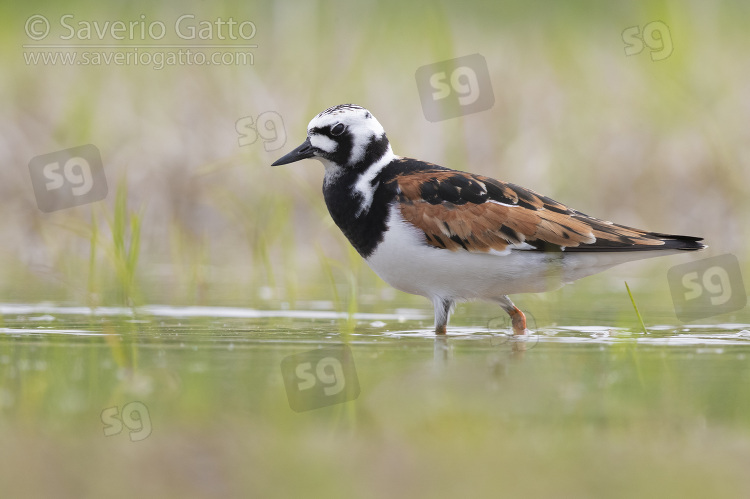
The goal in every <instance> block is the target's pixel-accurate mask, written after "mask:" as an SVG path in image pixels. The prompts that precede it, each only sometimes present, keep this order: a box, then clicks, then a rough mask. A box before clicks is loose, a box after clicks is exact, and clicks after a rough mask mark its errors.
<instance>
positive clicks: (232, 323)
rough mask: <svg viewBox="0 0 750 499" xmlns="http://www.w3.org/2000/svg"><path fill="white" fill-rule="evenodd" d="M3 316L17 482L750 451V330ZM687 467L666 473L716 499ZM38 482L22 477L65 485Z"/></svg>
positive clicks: (11, 471)
mask: <svg viewBox="0 0 750 499" xmlns="http://www.w3.org/2000/svg"><path fill="white" fill-rule="evenodd" d="M0 313H2V316H3V322H2V323H0V415H1V416H2V417H1V418H0V436H2V439H3V441H4V442H5V443H6V444H5V448H6V455H13V456H16V457H14V458H13V459H12V460H10V461H7V462H6V463H5V466H6V467H5V471H3V472H2V473H0V475H2V477H3V480H4V481H6V482H8V481H9V482H8V483H10V482H12V483H17V482H18V481H17V480H16V477H18V476H20V475H19V473H20V471H21V470H23V469H27V468H28V467H29V466H32V464H31V463H34V465H35V466H44V467H46V468H47V469H50V470H60V477H59V478H58V479H59V481H60V482H61V483H69V482H68V479H67V478H66V476H69V475H70V476H87V477H89V478H90V481H91V483H89V484H88V486H90V487H91V489H90V490H93V491H94V492H93V493H94V496H96V494H99V496H101V495H102V494H104V495H106V494H107V493H108V492H109V491H110V490H111V489H112V487H113V485H112V484H120V487H122V490H141V489H138V487H135V488H134V485H133V483H132V482H130V481H129V480H130V478H129V477H131V476H132V474H131V472H130V471H128V472H124V470H136V471H135V473H136V474H139V476H140V477H141V478H140V479H139V480H142V482H138V484H141V485H143V487H144V488H148V486H153V485H154V484H159V483H163V481H164V480H165V478H164V476H163V475H161V474H159V475H153V474H151V475H150V474H149V473H150V471H151V470H154V469H160V470H161V469H163V468H164V466H165V463H179V464H171V465H170V466H177V467H178V468H179V470H180V471H179V473H178V474H179V476H180V484H179V485H175V483H172V484H171V485H170V487H171V488H172V490H178V491H179V490H182V491H183V493H185V494H188V495H189V494H190V492H191V491H193V490H194V489H196V490H197V489H200V490H206V491H216V490H226V487H228V486H229V485H227V484H229V483H233V484H235V485H236V487H237V488H236V489H231V487H230V492H229V493H228V495H227V496H230V495H231V491H240V490H256V491H257V490H265V489H264V488H263V487H264V486H265V487H268V486H270V485H269V484H270V483H271V482H273V483H274V484H275V485H274V487H279V485H277V484H278V483H283V484H284V485H283V486H282V487H283V491H284V493H283V494H281V495H283V496H287V497H289V496H294V495H301V494H303V493H305V491H306V490H308V488H309V487H310V486H312V484H318V485H317V486H320V484H321V483H325V487H326V490H328V491H331V492H332V493H334V492H335V491H337V490H338V491H339V492H341V490H340V489H339V488H338V487H343V488H344V490H354V489H356V487H359V486H361V484H362V483H367V481H368V480H369V476H370V474H371V473H372V472H373V468H372V466H373V462H374V463H376V466H381V467H382V466H386V467H390V466H406V467H408V468H409V469H410V472H409V473H412V474H414V475H415V477H421V478H419V479H420V480H422V479H424V478H425V477H428V476H431V475H433V474H434V472H435V469H442V470H443V471H442V472H441V473H450V472H452V471H451V470H455V469H456V468H455V466H456V465H457V461H463V462H465V463H475V464H473V465H471V466H469V464H466V465H465V466H464V465H462V467H461V468H460V469H461V470H462V472H463V473H465V474H466V473H468V474H471V473H479V476H475V478H474V480H475V481H477V483H479V484H481V485H478V486H479V487H480V488H486V489H487V488H491V487H492V486H493V485H490V484H491V483H495V482H494V481H496V479H497V477H498V476H499V475H498V473H499V474H501V475H502V476H503V477H504V478H503V480H507V481H510V482H512V483H517V482H518V480H521V482H522V483H524V484H529V483H534V480H535V477H536V471H534V470H535V469H537V467H543V468H544V469H545V470H546V471H545V473H547V474H549V473H550V472H551V470H560V469H561V468H560V466H562V469H565V468H566V466H567V465H565V464H561V463H570V466H573V463H577V464H575V465H576V466H582V465H583V464H584V463H586V462H592V460H594V461H595V460H598V459H603V460H604V461H605V462H609V463H610V465H614V466H625V467H628V466H629V467H630V472H629V473H630V474H631V475H633V476H634V477H636V478H637V477H638V475H639V474H642V475H643V476H642V477H641V479H642V480H646V481H648V480H647V478H648V477H650V476H651V474H652V470H653V469H655V467H658V466H663V464H664V463H665V462H670V463H677V464H676V465H679V467H680V469H693V468H691V467H692V466H693V463H694V462H698V461H699V460H701V459H702V458H703V455H704V454H711V453H714V454H715V453H716V452H718V450H719V449H722V450H723V448H724V446H725V445H726V441H731V442H733V443H732V445H734V446H735V447H736V449H737V452H738V453H739V454H738V455H736V456H733V457H731V459H729V458H727V459H726V460H722V459H718V458H717V459H716V460H715V461H714V462H713V463H714V464H712V465H711V466H710V467H709V468H708V469H706V468H705V467H704V468H702V469H701V470H700V471H701V472H702V473H704V474H705V473H709V475H710V476H713V477H719V476H724V475H725V474H726V473H728V471H727V470H728V469H732V466H734V464H735V463H740V462H744V461H745V459H744V458H745V457H750V441H747V435H750V363H749V362H748V358H749V357H748V356H750V324H715V325H689V326H679V325H656V326H650V327H649V328H648V329H649V332H648V333H643V332H639V331H637V330H629V329H626V328H621V327H611V326H596V325H586V326H580V327H571V326H542V327H539V328H536V329H535V330H534V331H533V334H531V335H529V336H528V337H524V338H521V339H518V338H513V337H512V336H511V335H510V334H509V333H510V332H509V331H508V330H507V324H506V323H505V322H503V321H502V320H498V321H494V322H493V321H491V322H490V325H489V326H479V327H466V326H460V325H459V326H454V327H452V328H450V334H448V335H447V336H446V337H442V338H441V337H436V336H435V335H434V334H433V332H432V330H431V327H430V326H431V317H430V315H431V314H430V312H429V311H424V310H413V309H404V310H398V311H396V312H394V313H385V314H357V315H355V316H354V318H353V324H352V323H349V324H348V326H349V327H347V322H346V319H347V318H346V316H345V315H344V314H339V313H336V312H332V311H327V310H281V311H279V310H273V311H266V310H254V309H243V308H227V307H221V308H219V307H170V306H161V305H158V306H157V305H154V306H147V307H141V308H139V309H137V310H136V311H135V312H134V311H133V310H131V309H126V308H100V309H96V310H95V311H94V312H93V313H92V312H91V311H89V310H88V309H86V308H82V307H64V306H56V305H52V304H4V305H0ZM462 320H463V322H464V323H466V322H469V323H470V322H472V318H471V317H466V316H464V317H462ZM476 323H477V324H484V322H483V321H482V319H481V318H478V317H477V318H476ZM347 330H349V331H350V332H349V333H345V332H344V331H347ZM571 453H573V454H575V453H578V456H579V457H578V458H577V460H575V459H574V460H570V455H571ZM18 456H29V457H28V460H27V461H24V460H23V459H22V458H18ZM71 456H74V457H75V459H71ZM447 456H450V459H449V460H447V461H446V460H444V457H447ZM18 459H21V460H18ZM454 459H455V460H454ZM399 460H400V461H399ZM404 460H406V461H408V463H409V464H406V463H405V462H403V461H404ZM480 461H481V462H486V463H490V462H492V463H495V465H493V466H492V469H485V468H483V467H482V466H483V465H481V464H478V463H479V462H480ZM545 461H546V462H547V465H544V464H542V463H543V462H545ZM399 462H401V464H389V463H399ZM24 463H25V464H24ZM61 463H69V464H66V465H65V466H63V465H62V464H61ZM377 463H380V464H377ZM498 463H499V464H498ZM591 466H595V465H594V464H591ZM342 469H345V470H346V473H344V474H342V473H341V470H342ZM480 469H484V470H485V471H483V472H481V473H480V472H479V471H478V470H480ZM219 470H220V471H219ZM227 470H236V471H227ZM279 470H281V471H279ZM311 470H313V471H311ZM503 470H506V471H503ZM524 470H527V471H524ZM570 471H572V470H570ZM282 472H283V473H282ZM693 472H695V469H693ZM279 473H282V475H279ZM310 473H312V475H311V474H310ZM316 473H317V475H316ZM389 473H390V472H389ZM393 473H396V474H399V473H400V471H398V472H397V471H393ZM560 473H562V471H560ZM741 473H744V471H742V472H740V471H738V472H737V475H736V476H737V477H739V476H744V474H741ZM53 474H54V473H53ZM386 474H388V473H386ZM286 476H290V477H295V479H294V480H291V481H287V480H285V478H284V477H286ZM388 476H390V474H388ZM694 476H695V479H694V480H692V481H691V480H687V481H683V480H674V481H671V482H670V481H668V482H669V483H670V487H676V488H677V489H680V490H681V491H682V493H683V496H685V497H687V496H691V494H694V495H693V496H694V497H702V496H705V494H706V493H708V492H707V490H708V489H707V488H706V487H708V485H705V486H704V481H703V479H702V478H701V476H703V475H701V474H700V473H698V472H695V475H694ZM247 477H252V480H251V482H247V481H246V480H248V478H247ZM272 477H275V479H274V478H272ZM319 477H325V479H324V480H323V481H322V482H321V481H320V480H319V479H318V478H319ZM510 482H509V483H510ZM18 483H20V482H18ZM29 483H33V482H28V481H25V482H23V485H19V487H20V488H19V489H17V490H23V491H24V492H27V491H29V490H31V491H33V492H34V493H40V494H42V495H44V494H53V495H54V494H55V493H57V491H56V490H55V489H54V487H53V486H52V485H47V482H45V483H38V484H37V483H33V485H31V486H30V485H29ZM52 483H53V482H49V484H52ZM633 483H637V480H636V481H634V482H633ZM706 483H710V482H706ZM728 483H730V484H732V486H734V484H735V482H728ZM92 484H93V485H92ZM237 484H239V485H237ZM258 484H261V485H262V486H261V485H258ZM29 487H31V488H29ZM222 487H224V488H222ZM375 487H376V488H377V490H379V493H382V494H380V495H383V494H385V493H386V492H388V490H390V489H389V487H388V486H384V485H379V486H375ZM550 487H552V486H551V485H550ZM702 487H703V488H702ZM554 489H555V488H554V487H552V488H549V489H545V490H547V492H550V493H552V492H553V491H554ZM677 489H675V490H677ZM274 490H276V491H278V490H282V489H274ZM711 490H714V489H711ZM434 492H435V495H436V496H441V495H445V494H443V493H442V492H441V491H440V490H435V491H434ZM238 493H239V492H238ZM76 494H77V493H76V492H71V493H68V494H63V495H68V496H71V497H72V496H76ZM340 495H341V496H346V494H345V493H342V494H340ZM449 495H452V494H449ZM548 495H549V494H548Z"/></svg>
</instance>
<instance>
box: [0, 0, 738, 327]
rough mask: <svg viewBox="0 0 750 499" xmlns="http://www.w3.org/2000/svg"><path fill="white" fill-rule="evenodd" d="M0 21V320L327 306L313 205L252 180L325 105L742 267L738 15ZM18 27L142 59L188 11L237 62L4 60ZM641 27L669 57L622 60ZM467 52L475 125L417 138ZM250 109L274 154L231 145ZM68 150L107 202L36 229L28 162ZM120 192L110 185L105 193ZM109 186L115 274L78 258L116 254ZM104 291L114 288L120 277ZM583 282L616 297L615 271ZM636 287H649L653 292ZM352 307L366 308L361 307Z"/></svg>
mask: <svg viewBox="0 0 750 499" xmlns="http://www.w3.org/2000/svg"><path fill="white" fill-rule="evenodd" d="M0 9H2V14H3V16H2V19H3V23H4V26H5V29H4V30H3V34H2V35H0V36H2V37H3V38H4V39H5V40H4V42H5V43H3V47H4V48H3V49H2V60H3V67H4V68H5V71H3V74H2V76H0V78H2V80H3V88H5V89H6V95H7V98H6V99H5V100H4V102H3V104H2V106H3V113H2V118H0V131H1V132H2V133H0V158H2V164H3V165H5V166H4V168H3V170H2V175H3V181H2V182H0V194H2V197H3V206H4V209H5V210H6V213H8V214H9V215H10V216H7V217H3V219H2V220H0V234H2V236H3V245H2V246H1V247H0V283H1V284H0V299H2V300H4V301H22V302H24V301H26V302H35V301H39V300H50V301H56V302H61V301H62V302H76V303H99V304H108V303H110V304H115V303H120V302H122V299H123V293H125V295H127V296H128V299H129V300H132V298H133V297H132V296H130V294H131V291H133V290H135V289H138V292H139V294H138V301H140V302H141V303H153V302H162V303H172V304H232V305H243V306H258V307H277V306H279V305H280V304H282V303H286V304H288V305H289V306H291V307H295V306H298V305H300V304H299V303H298V301H299V300H301V299H302V300H332V293H331V289H330V287H329V286H328V285H327V284H324V283H327V282H328V281H329V278H328V277H327V275H328V274H330V273H331V271H329V270H326V269H325V266H321V265H320V262H321V260H320V255H319V254H318V250H316V249H315V248H321V249H320V251H321V252H322V255H323V256H325V257H326V258H331V259H334V260H338V261H341V262H349V261H350V260H349V259H348V257H347V254H348V251H349V250H348V244H347V243H346V241H345V239H344V238H343V236H341V234H339V233H338V230H337V229H336V228H335V226H333V224H332V222H331V220H330V218H329V217H328V215H327V213H326V210H325V206H324V204H323V200H322V197H321V196H320V194H319V192H320V184H321V178H322V168H320V166H319V165H318V164H317V163H313V162H308V163H302V164H295V165H291V166H285V167H283V168H270V166H269V165H270V163H271V162H272V161H273V160H274V159H276V158H277V157H278V156H280V155H281V154H283V153H284V152H286V151H288V150H289V149H290V148H291V147H294V146H295V145H297V143H299V142H300V141H301V140H302V139H303V138H304V135H305V126H306V123H307V121H308V120H309V119H310V118H311V117H312V116H313V115H314V114H315V113H317V112H318V111H320V110H321V109H324V108H325V107H327V106H330V105H332V104H336V103H341V102H356V103H359V104H362V105H364V106H366V107H368V108H369V109H371V110H372V111H373V112H374V113H375V115H376V116H377V117H378V118H379V120H380V121H381V122H382V123H383V125H384V126H385V127H386V130H387V131H388V134H389V137H390V138H391V141H392V142H393V146H394V149H395V151H396V152H397V153H399V154H402V155H408V156H414V157H419V158H423V159H426V160H430V161H434V162H437V163H440V164H444V165H446V166H451V167H454V168H458V169H465V170H471V171H474V172H478V173H482V174H487V175H491V176H495V177H497V178H501V179H504V180H509V181H513V182H515V183H519V184H521V185H525V186H528V187H531V188H533V189H535V190H538V191H540V192H542V193H545V194H547V195H550V196H552V197H554V198H556V199H559V200H561V201H563V202H566V203H568V204H570V205H572V206H573V207H575V208H577V209H580V210H582V211H584V212H587V213H590V214H593V215H596V216H599V217H601V218H606V219H611V220H615V221H618V222H621V223H625V224H628V225H632V226H637V227H643V228H647V229H652V230H658V231H667V232H675V233H685V234H694V235H702V236H705V237H706V238H707V240H708V243H709V245H710V250H709V253H706V255H708V254H721V253H726V252H732V253H734V254H736V255H737V256H738V257H739V258H740V260H741V261H742V263H743V265H744V266H745V267H747V264H748V262H747V258H746V257H745V254H746V252H745V251H743V248H744V246H745V245H746V244H747V243H748V237H747V233H748V231H747V221H746V217H745V216H744V214H745V213H746V212H747V208H748V196H747V186H748V185H750V179H749V178H748V175H750V174H749V173H748V169H747V168H746V167H744V165H743V162H744V161H745V160H746V158H747V157H748V154H749V153H750V151H749V150H748V144H750V140H748V136H747V135H748V133H749V132H748V129H747V127H746V126H744V124H745V123H746V122H747V118H748V114H750V100H748V97H747V96H748V93H747V90H746V88H745V83H744V82H746V81H747V73H748V68H747V65H746V64H745V62H744V61H745V60H746V58H745V57H744V52H745V48H746V47H747V36H746V35H745V34H744V33H745V29H744V24H743V19H745V15H744V14H747V13H748V12H747V11H748V6H747V5H746V4H744V3H742V2H715V3H712V4H711V5H706V4H704V3H701V2H698V1H694V2H687V3H686V2H669V1H664V2H641V3H629V4H618V5H607V6H604V5H600V4H599V3H597V2H587V1H577V2H566V3H565V4H564V5H562V4H560V5H554V6H550V5H547V4H545V3H541V2H536V3H528V2H511V1H509V2H495V3H492V4H490V3H484V2H474V3H470V4H466V5H461V6H458V5H453V4H451V3H448V2H445V3H420V2H416V3H409V4H408V5H402V4H398V3H395V2H380V3H369V4H349V3H346V2H289V3H280V4H279V3H272V2H254V3H251V4H242V5H240V4H234V3H231V2H228V3H213V4H211V5H210V6H208V5H204V4H202V3H192V4H190V3H188V4H183V5H180V6H177V5H160V6H145V5H138V4H119V5H117V6H114V5H112V6H104V5H101V4H96V3H94V2H85V1H80V2H77V3H75V4H73V5H70V6H66V7H65V8H62V7H60V6H57V5H56V4H53V3H49V4H47V5H44V4H35V5H34V6H31V5H23V4H7V5H4V6H2V7H0ZM40 13H41V14H43V15H45V16H46V17H47V18H48V19H50V22H51V24H52V34H51V35H50V36H49V37H48V38H49V40H50V41H52V42H55V43H57V42H59V41H60V40H59V35H60V33H65V31H61V30H62V28H61V27H60V24H59V18H60V16H61V15H63V14H65V13H68V14H72V15H73V16H74V17H73V18H72V19H69V20H68V21H67V22H68V23H69V24H74V25H75V23H76V22H80V21H88V22H94V21H98V22H100V23H103V22H104V21H107V20H109V21H114V20H123V21H126V22H128V21H132V20H136V21H138V20H139V19H144V22H145V23H150V22H154V21H162V22H164V24H165V25H166V26H167V28H168V29H167V31H168V34H167V36H166V37H165V38H164V40H160V42H162V41H163V42H172V41H174V40H175V39H176V37H175V36H174V33H173V30H172V24H173V23H174V21H175V20H176V19H177V18H178V17H179V16H180V15H182V14H184V13H191V14H193V15H195V16H196V22H197V21H198V20H202V19H209V20H213V19H216V18H217V17H220V16H223V17H224V19H227V18H228V17H229V16H232V17H233V18H234V19H236V20H252V21H253V22H254V23H255V25H256V27H257V34H256V36H255V37H254V38H253V39H252V40H251V42H252V43H256V44H257V45H258V47H257V48H256V49H252V52H253V55H254V59H253V63H254V64H253V65H252V66H232V65H222V66H195V65H182V66H165V67H164V68H163V69H161V70H156V69H153V68H152V67H149V66H144V65H125V66H117V65H102V66H66V65H63V64H60V63H58V64H56V65H27V64H26V63H25V59H24V49H23V47H22V45H23V44H29V43H36V42H34V41H33V40H30V39H29V38H27V37H26V35H25V33H24V22H25V21H26V19H28V18H29V16H31V15H33V14H40ZM141 15H143V16H144V17H143V18H141V17H140V16H141ZM655 20H661V21H662V22H664V23H665V24H666V25H667V26H668V27H669V33H668V34H664V35H663V36H669V37H670V39H671V41H672V45H673V52H672V53H671V55H670V56H669V57H667V58H665V59H664V60H660V61H652V60H651V57H650V55H649V54H650V50H651V49H650V48H649V47H644V50H643V52H642V53H640V54H637V55H632V56H626V55H625V48H626V44H625V41H624V40H623V35H622V32H623V31H624V30H625V29H626V28H629V27H632V26H639V27H640V28H643V26H645V25H646V24H648V23H649V22H652V21H655ZM94 36H95V35H94ZM136 41H139V40H136ZM147 41H148V40H147ZM177 41H183V42H184V40H179V39H177ZM94 42H95V40H94ZM82 43H93V42H82ZM122 43H125V42H122ZM131 50H132V49H131ZM144 50H146V49H144ZM28 51H29V50H28V49H27V52H28ZM79 51H80V49H79ZM475 52H479V53H481V54H482V55H483V56H484V57H485V58H486V60H487V63H488V66H489V70H490V75H491V79H492V82H493V90H494V94H495V101H496V102H495V105H494V107H493V108H492V109H491V110H489V111H486V112H482V113H477V114H473V115H468V116H464V117H460V118H456V119H451V120H446V121H442V122H437V123H430V122H428V121H426V120H425V119H424V116H423V113H422V109H421V107H420V101H419V98H418V94H417V88H416V83H415V79H414V72H415V70H416V69H417V68H418V67H420V66H422V65H425V64H430V63H432V62H436V61H440V60H444V59H449V58H453V57H457V56H461V55H466V54H470V53H475ZM266 111H274V112H276V113H278V114H279V115H280V116H281V117H282V119H283V125H284V126H283V131H279V132H278V133H285V134H286V141H285V144H284V146H283V147H280V148H278V149H275V150H271V151H267V150H266V148H265V147H264V144H265V142H264V140H263V139H262V138H260V137H258V138H256V140H255V142H254V143H251V144H248V145H244V146H240V145H239V142H238V140H239V138H240V136H239V135H238V132H237V130H236V129H235V125H236V123H237V121H238V120H240V119H242V118H246V117H251V118H253V119H255V118H257V117H258V116H259V115H260V114H261V113H264V112H266ZM84 143H92V144H94V145H96V146H97V147H98V148H99V149H100V151H101V153H102V157H103V162H104V166H105V172H106V176H107V178H108V180H109V183H110V195H109V197H108V198H107V199H106V200H105V201H102V202H99V203H94V204H91V205H84V206H79V207H75V208H70V209H65V210H60V211H57V212H53V213H50V214H45V213H42V212H41V211H39V210H38V209H37V208H36V203H35V199H34V194H33V191H32V189H31V184H30V178H29V173H28V168H27V165H28V162H29V160H30V159H31V158H32V157H34V156H36V155H39V154H43V153H48V152H52V151H55V150H59V149H64V148H68V147H72V146H76V145H80V144H84ZM274 144H275V145H278V142H274ZM265 145H268V144H265ZM120 179H127V180H123V182H126V184H127V185H125V186H120V187H118V186H117V184H116V182H117V181H119V180H120ZM118 189H124V190H125V191H124V192H127V199H126V201H127V205H128V210H131V211H133V213H138V215H137V221H139V222H140V224H138V232H139V234H140V251H139V254H138V255H137V256H138V266H137V267H135V266H132V267H128V266H127V265H129V264H126V263H125V260H122V261H118V258H120V259H121V258H123V256H124V255H123V254H122V253H115V255H114V256H112V255H109V256H108V255H107V252H106V251H98V252H96V253H94V252H95V250H96V249H97V247H96V246H93V245H92V244H93V239H92V238H93V237H95V236H96V237H100V238H102V239H103V240H104V239H110V240H114V241H116V240H117V238H118V237H120V236H119V235H118V234H116V233H114V234H113V233H112V231H113V230H115V231H117V230H119V229H121V228H122V227H119V226H117V225H116V224H115V226H110V225H108V222H107V220H112V219H113V217H114V220H115V221H116V220H118V217H117V215H116V212H117V210H118V209H120V210H121V209H122V205H121V204H120V201H118V199H119V198H118V197H117V195H116V192H122V191H118ZM134 221H135V219H134ZM92 224H93V225H92ZM112 238H114V239H112ZM115 248H116V251H121V249H117V248H118V246H117V244H115ZM100 249H101V248H100ZM132 256H135V255H132ZM112 257H114V261H113V260H112ZM675 261H676V260H674V259H671V260H669V259H667V260H661V261H659V262H658V263H648V264H644V265H642V266H641V267H637V266H636V267H634V268H636V269H641V270H636V271H635V273H636V274H637V273H638V272H642V273H643V274H644V275H646V274H648V275H654V274H655V273H657V272H658V273H659V275H663V273H664V272H665V271H666V268H667V267H668V266H669V265H671V264H673V262H675ZM131 263H133V262H131ZM123 265H126V267H123ZM347 265H348V263H347ZM126 269H127V270H126ZM352 269H353V267H351V268H348V269H346V270H344V269H342V268H335V269H332V273H333V274H332V275H333V277H334V279H335V282H336V283H337V284H336V285H337V286H339V287H342V288H346V287H347V286H349V285H350V283H353V282H355V281H353V280H352V279H351V277H352V276H350V275H349V274H348V273H349V272H352V271H353V270H352ZM94 271H96V275H92V272H94ZM123 272H132V275H130V276H128V277H127V279H126V280H125V281H123V278H124V274H123ZM632 272H633V271H631V275H632ZM623 275H628V274H623ZM592 279H594V280H595V283H596V285H597V286H601V285H602V284H603V283H607V282H610V284H609V285H611V286H613V287H618V288H620V289H621V284H619V283H620V282H621V281H622V279H621V278H620V277H619V275H617V277H615V278H609V277H601V278H600V277H595V278H592ZM614 280H616V281H617V282H616V283H615V282H614ZM660 280H663V279H661V278H660ZM356 283H357V286H358V288H359V290H360V291H359V292H360V293H361V294H364V295H365V300H364V302H365V303H364V304H362V303H361V304H360V305H362V306H364V307H365V309H366V308H367V307H368V306H370V304H371V305H373V306H376V305H377V306H381V307H391V308H392V307H393V306H397V305H398V304H403V303H406V304H425V305H426V302H425V301H424V300H421V299H419V298H413V297H408V296H406V295H403V294H400V293H390V292H388V293H386V294H385V295H383V292H384V291H383V289H384V286H383V284H382V283H380V282H379V280H378V279H377V278H376V277H375V276H374V275H373V274H372V273H371V272H370V271H369V270H368V269H367V268H366V267H365V266H359V267H357V269H356ZM632 284H633V285H634V286H635V288H636V289H637V288H638V282H637V281H632ZM122 286H125V287H126V288H128V289H129V290H130V291H127V290H126V291H122V290H121V289H120V288H121V287H122ZM645 287H646V289H647V290H650V289H652V288H655V287H658V285H657V283H656V282H655V279H653V278H652V279H651V280H650V281H649V282H648V283H647V285H646V286H645ZM93 290H97V296H96V297H92V296H90V295H91V293H92V292H93ZM342 291H343V294H342V296H351V292H349V291H345V290H342ZM373 293H375V294H376V295H378V296H377V299H371V300H369V303H368V299H367V296H368V295H373ZM561 293H576V291H567V290H566V291H564V292H561ZM87 295H89V296H87ZM388 298H390V299H388ZM522 299H526V298H522ZM528 299H531V300H533V299H535V298H528ZM623 303H626V302H623ZM663 304H666V306H668V305H669V301H668V300H667V301H665V302H663ZM663 304H662V305H663ZM347 306H348V305H347ZM647 312H648V310H645V311H644V313H647Z"/></svg>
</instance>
